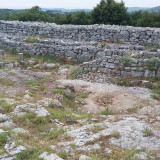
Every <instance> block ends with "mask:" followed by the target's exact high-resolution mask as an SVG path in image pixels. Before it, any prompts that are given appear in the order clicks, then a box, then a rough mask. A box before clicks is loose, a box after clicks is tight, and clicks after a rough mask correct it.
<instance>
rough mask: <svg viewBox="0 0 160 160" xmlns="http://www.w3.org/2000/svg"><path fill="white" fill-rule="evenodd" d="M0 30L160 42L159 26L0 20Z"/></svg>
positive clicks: (109, 39) (121, 40) (77, 37)
mask: <svg viewBox="0 0 160 160" xmlns="http://www.w3.org/2000/svg"><path fill="white" fill-rule="evenodd" d="M0 31H1V33H7V34H12V35H22V36H24V35H25V36H29V35H39V34H41V35H48V36H50V37H52V38H54V39H68V40H70V39H72V40H73V41H112V42H127V43H130V44H140V45H142V44H157V43H160V28H142V27H131V26H116V25H81V26H80V25H56V24H53V23H38V22H19V21H0Z"/></svg>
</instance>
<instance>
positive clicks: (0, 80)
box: [0, 78, 15, 86]
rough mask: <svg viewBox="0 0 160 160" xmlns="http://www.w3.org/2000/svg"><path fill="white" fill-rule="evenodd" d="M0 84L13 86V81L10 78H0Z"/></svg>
mask: <svg viewBox="0 0 160 160" xmlns="http://www.w3.org/2000/svg"><path fill="white" fill-rule="evenodd" d="M0 84H3V85H6V86H13V85H14V84H15V82H14V81H12V80H10V79H5V78H0Z"/></svg>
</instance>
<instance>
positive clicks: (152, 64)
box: [146, 57, 160, 71]
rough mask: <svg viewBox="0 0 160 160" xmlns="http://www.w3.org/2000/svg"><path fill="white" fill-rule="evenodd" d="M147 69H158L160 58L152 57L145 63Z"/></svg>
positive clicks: (159, 67)
mask: <svg viewBox="0 0 160 160" xmlns="http://www.w3.org/2000/svg"><path fill="white" fill-rule="evenodd" d="M146 66H147V69H148V70H151V71H153V70H155V71H158V70H159V69H160V58H159V57H153V58H151V59H150V60H149V61H148V62H147V63H146Z"/></svg>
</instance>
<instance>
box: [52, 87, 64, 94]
mask: <svg viewBox="0 0 160 160" xmlns="http://www.w3.org/2000/svg"><path fill="white" fill-rule="evenodd" d="M52 92H53V93H55V94H63V93H64V89H62V88H55V89H53V90H52Z"/></svg>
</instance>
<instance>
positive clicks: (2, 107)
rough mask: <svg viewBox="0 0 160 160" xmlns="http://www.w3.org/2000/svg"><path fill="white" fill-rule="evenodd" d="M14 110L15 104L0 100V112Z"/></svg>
mask: <svg viewBox="0 0 160 160" xmlns="http://www.w3.org/2000/svg"><path fill="white" fill-rule="evenodd" d="M12 110H13V105H12V104H8V103H7V102H5V101H3V100H0V112H1V113H10V112H12Z"/></svg>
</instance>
